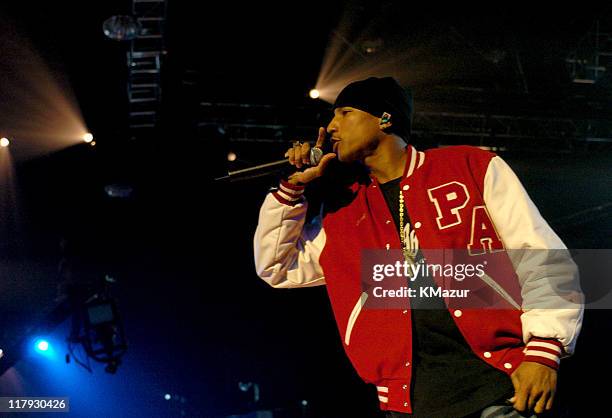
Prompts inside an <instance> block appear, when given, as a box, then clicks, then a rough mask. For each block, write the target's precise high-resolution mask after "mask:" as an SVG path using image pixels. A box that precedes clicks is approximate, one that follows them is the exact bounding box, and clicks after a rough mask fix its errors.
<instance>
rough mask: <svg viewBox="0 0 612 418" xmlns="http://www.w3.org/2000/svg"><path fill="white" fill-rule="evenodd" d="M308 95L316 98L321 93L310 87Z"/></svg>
mask: <svg viewBox="0 0 612 418" xmlns="http://www.w3.org/2000/svg"><path fill="white" fill-rule="evenodd" d="M308 95H309V96H310V98H311V99H318V98H319V96H320V95H321V93H319V90H317V89H312V90H310V93H308Z"/></svg>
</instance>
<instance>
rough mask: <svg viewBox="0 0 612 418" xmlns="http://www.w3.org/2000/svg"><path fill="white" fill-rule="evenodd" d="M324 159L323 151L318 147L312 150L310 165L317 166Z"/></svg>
mask: <svg viewBox="0 0 612 418" xmlns="http://www.w3.org/2000/svg"><path fill="white" fill-rule="evenodd" d="M322 157H323V150H322V149H321V148H318V147H313V148H310V165H312V166H316V165H319V162H321V158H322Z"/></svg>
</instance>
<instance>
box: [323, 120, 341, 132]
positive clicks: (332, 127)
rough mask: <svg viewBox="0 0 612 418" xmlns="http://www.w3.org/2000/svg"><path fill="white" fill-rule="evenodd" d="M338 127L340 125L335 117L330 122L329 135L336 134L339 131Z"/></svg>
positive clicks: (328, 126)
mask: <svg viewBox="0 0 612 418" xmlns="http://www.w3.org/2000/svg"><path fill="white" fill-rule="evenodd" d="M337 126H338V124H337V122H336V118H335V117H334V118H333V119H332V120H331V121H330V122H329V125H327V128H326V130H327V133H328V134H333V133H334V132H336V131H337Z"/></svg>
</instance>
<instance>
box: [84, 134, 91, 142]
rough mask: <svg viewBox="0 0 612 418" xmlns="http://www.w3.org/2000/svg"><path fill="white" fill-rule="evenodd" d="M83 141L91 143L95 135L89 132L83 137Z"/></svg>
mask: <svg viewBox="0 0 612 418" xmlns="http://www.w3.org/2000/svg"><path fill="white" fill-rule="evenodd" d="M83 141H85V142H87V143H90V142H91V141H93V135H92V134H90V133H89V132H87V133H86V134H84V135H83Z"/></svg>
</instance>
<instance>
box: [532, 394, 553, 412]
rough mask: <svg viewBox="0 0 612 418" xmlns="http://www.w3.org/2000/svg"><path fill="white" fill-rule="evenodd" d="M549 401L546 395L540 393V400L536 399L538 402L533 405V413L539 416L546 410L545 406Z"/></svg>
mask: <svg viewBox="0 0 612 418" xmlns="http://www.w3.org/2000/svg"><path fill="white" fill-rule="evenodd" d="M549 399H550V398H549V396H548V394H547V393H542V394H541V395H540V399H538V402H537V403H536V404H535V408H534V409H533V412H535V413H536V414H541V413H542V412H544V411H545V410H546V406H547V405H548V401H549Z"/></svg>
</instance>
